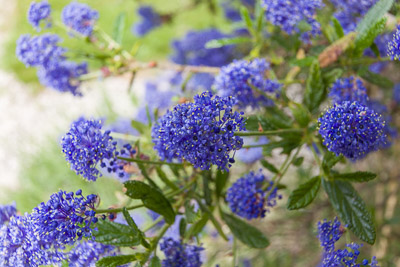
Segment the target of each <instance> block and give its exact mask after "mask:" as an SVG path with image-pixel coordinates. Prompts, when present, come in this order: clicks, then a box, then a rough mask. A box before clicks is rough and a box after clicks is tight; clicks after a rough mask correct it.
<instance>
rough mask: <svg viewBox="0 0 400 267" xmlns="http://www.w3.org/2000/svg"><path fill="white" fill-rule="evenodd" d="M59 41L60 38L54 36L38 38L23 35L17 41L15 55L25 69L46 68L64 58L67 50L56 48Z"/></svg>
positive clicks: (48, 35) (46, 35) (40, 36)
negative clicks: (33, 67)
mask: <svg viewBox="0 0 400 267" xmlns="http://www.w3.org/2000/svg"><path fill="white" fill-rule="evenodd" d="M60 41H61V38H60V37H58V35H56V34H49V33H47V34H43V35H39V36H31V35H29V34H24V35H21V37H20V38H19V39H18V41H17V48H16V54H17V57H18V59H19V60H20V61H21V62H22V63H24V64H25V66H27V67H32V66H35V67H37V66H43V67H48V66H50V65H52V64H53V63H54V62H57V61H60V60H63V59H64V58H65V57H64V54H65V52H66V51H67V50H66V49H65V48H62V47H59V46H58V43H59V42H60Z"/></svg>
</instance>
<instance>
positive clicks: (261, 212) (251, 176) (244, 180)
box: [226, 170, 282, 220]
mask: <svg viewBox="0 0 400 267" xmlns="http://www.w3.org/2000/svg"><path fill="white" fill-rule="evenodd" d="M266 184H268V187H267V189H266V190H263V187H265V185H266ZM273 185H274V183H273V182H272V181H269V180H268V178H266V177H265V176H264V175H263V174H262V173H261V170H260V171H259V172H258V173H255V172H253V171H252V172H249V173H248V174H246V175H245V176H243V177H241V178H239V179H238V180H237V181H236V182H235V183H234V184H233V185H232V186H231V187H230V188H229V189H228V191H227V194H226V201H227V202H228V204H229V207H230V209H231V210H232V212H233V213H235V214H237V215H239V216H240V217H243V218H246V219H247V220H251V219H256V218H264V217H265V213H266V212H269V208H272V207H275V206H276V202H277V199H281V198H282V196H281V195H279V194H278V189H277V188H276V187H274V186H273ZM273 187H274V189H273V191H272V192H271V189H272V188H273ZM267 194H268V198H267V199H265V198H266V195H267Z"/></svg>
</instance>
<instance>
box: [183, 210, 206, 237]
mask: <svg viewBox="0 0 400 267" xmlns="http://www.w3.org/2000/svg"><path fill="white" fill-rule="evenodd" d="M209 218H210V217H209V216H208V214H207V213H203V216H202V217H201V219H200V220H199V221H197V222H196V223H195V224H193V225H192V226H191V227H190V228H189V229H188V230H187V231H186V234H185V236H186V238H187V239H189V238H191V237H192V236H195V235H198V234H199V233H200V232H201V230H203V228H204V226H206V224H207V222H208V220H209Z"/></svg>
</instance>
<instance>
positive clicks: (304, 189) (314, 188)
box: [287, 176, 321, 210]
mask: <svg viewBox="0 0 400 267" xmlns="http://www.w3.org/2000/svg"><path fill="white" fill-rule="evenodd" d="M320 186H321V177H320V176H316V177H313V178H311V179H310V180H309V181H307V182H305V183H304V184H301V185H300V186H299V187H298V188H297V189H295V190H294V191H293V192H292V193H291V194H290V196H289V199H288V203H287V209H288V210H297V209H300V208H304V207H306V206H307V205H309V204H310V203H311V202H312V201H313V200H314V198H315V196H316V195H317V193H318V191H319V187H320Z"/></svg>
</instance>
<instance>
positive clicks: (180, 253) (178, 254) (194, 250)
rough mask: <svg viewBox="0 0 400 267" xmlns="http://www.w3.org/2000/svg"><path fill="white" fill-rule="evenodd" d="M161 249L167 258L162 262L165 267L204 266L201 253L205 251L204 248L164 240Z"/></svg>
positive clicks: (169, 239)
mask: <svg viewBox="0 0 400 267" xmlns="http://www.w3.org/2000/svg"><path fill="white" fill-rule="evenodd" d="M160 249H161V251H163V252H164V254H165V257H166V258H165V259H164V260H163V261H162V266H163V267H200V266H201V264H202V262H201V259H200V252H201V251H202V250H204V248H202V247H198V246H194V245H188V244H183V243H181V242H180V241H176V240H174V239H172V238H164V239H163V241H162V242H161V243H160Z"/></svg>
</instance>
